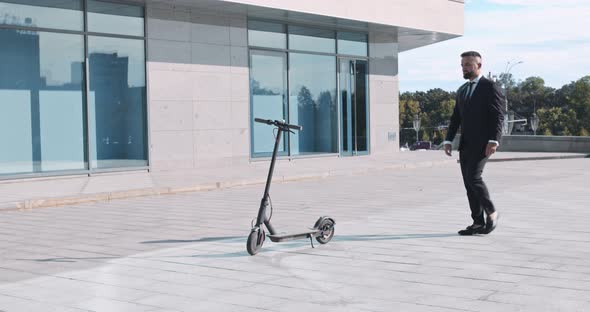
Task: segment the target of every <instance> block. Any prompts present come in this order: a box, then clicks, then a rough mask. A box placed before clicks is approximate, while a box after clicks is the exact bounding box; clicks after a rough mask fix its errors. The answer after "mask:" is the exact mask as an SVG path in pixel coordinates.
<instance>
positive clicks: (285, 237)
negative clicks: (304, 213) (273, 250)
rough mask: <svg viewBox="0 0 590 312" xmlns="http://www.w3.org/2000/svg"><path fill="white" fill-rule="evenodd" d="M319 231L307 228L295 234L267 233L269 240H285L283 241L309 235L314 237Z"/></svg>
mask: <svg viewBox="0 0 590 312" xmlns="http://www.w3.org/2000/svg"><path fill="white" fill-rule="evenodd" d="M319 232H320V230H318V229H314V230H309V231H307V232H302V233H297V234H275V235H268V238H270V240H271V241H272V242H275V243H278V242H285V241H290V240H295V239H302V238H309V237H310V236H311V237H316V236H317V234H318V233H319Z"/></svg>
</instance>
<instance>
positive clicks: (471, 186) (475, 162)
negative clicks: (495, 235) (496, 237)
mask: <svg viewBox="0 0 590 312" xmlns="http://www.w3.org/2000/svg"><path fill="white" fill-rule="evenodd" d="M488 158H489V157H484V156H478V155H474V154H470V153H466V152H463V151H461V152H460V153H459V159H460V163H461V174H462V175H463V183H464V184H465V190H467V199H468V200H469V208H471V218H472V219H473V223H474V224H481V225H484V224H485V216H484V212H485V213H486V214H488V215H489V214H492V213H494V212H495V211H496V208H495V207H494V204H493V203H492V200H491V199H490V193H489V192H488V188H487V187H486V184H485V183H484V182H483V179H482V178H481V174H482V173H483V168H484V167H485V165H486V162H487V161H488Z"/></svg>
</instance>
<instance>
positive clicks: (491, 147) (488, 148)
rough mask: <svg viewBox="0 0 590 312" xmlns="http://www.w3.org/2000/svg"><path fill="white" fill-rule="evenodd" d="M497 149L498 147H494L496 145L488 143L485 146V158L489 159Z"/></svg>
mask: <svg viewBox="0 0 590 312" xmlns="http://www.w3.org/2000/svg"><path fill="white" fill-rule="evenodd" d="M497 147H498V145H496V143H488V146H486V157H489V156H491V155H492V154H493V153H495V152H496V148H497Z"/></svg>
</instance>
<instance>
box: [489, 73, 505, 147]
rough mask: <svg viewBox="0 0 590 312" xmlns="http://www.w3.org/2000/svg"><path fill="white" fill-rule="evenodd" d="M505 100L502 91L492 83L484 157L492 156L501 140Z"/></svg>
mask: <svg viewBox="0 0 590 312" xmlns="http://www.w3.org/2000/svg"><path fill="white" fill-rule="evenodd" d="M505 101H506V99H505V98H504V95H503V94H502V91H501V90H500V88H499V87H498V85H496V84H495V83H492V94H491V97H490V103H489V105H488V113H489V120H490V128H489V134H488V145H487V146H486V151H485V155H486V157H488V156H490V155H492V154H494V153H495V152H496V148H497V147H498V145H500V139H501V138H502V131H503V128H504V114H505V113H506V111H505V106H506V102H505Z"/></svg>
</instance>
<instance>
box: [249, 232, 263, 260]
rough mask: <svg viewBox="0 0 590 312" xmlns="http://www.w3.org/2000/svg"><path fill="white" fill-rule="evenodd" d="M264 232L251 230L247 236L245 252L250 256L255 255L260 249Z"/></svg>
mask: <svg viewBox="0 0 590 312" xmlns="http://www.w3.org/2000/svg"><path fill="white" fill-rule="evenodd" d="M264 235H265V234H264V230H262V229H259V228H257V229H252V231H251V232H250V235H248V241H247V242H246V250H248V253H249V254H250V255H252V256H253V255H255V254H257V253H258V251H259V250H260V248H262V244H263V243H264Z"/></svg>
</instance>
